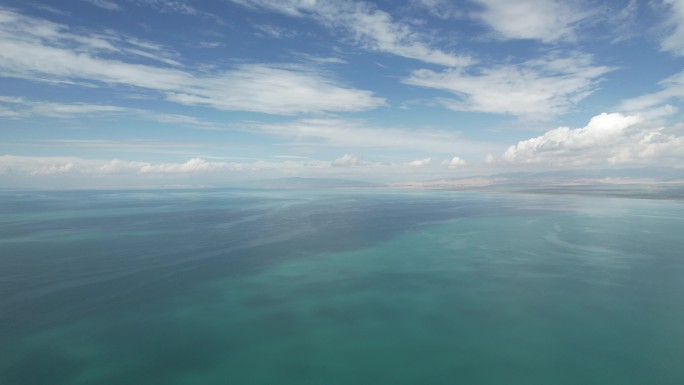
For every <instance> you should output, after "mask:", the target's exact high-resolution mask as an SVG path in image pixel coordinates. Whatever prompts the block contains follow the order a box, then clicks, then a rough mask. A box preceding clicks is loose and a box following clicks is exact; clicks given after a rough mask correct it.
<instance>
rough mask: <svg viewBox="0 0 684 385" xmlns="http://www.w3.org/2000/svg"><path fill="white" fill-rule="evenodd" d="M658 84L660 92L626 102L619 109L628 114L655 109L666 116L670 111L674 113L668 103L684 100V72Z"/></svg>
mask: <svg viewBox="0 0 684 385" xmlns="http://www.w3.org/2000/svg"><path fill="white" fill-rule="evenodd" d="M658 84H659V85H660V87H661V90H660V91H657V92H653V93H649V94H645V95H641V96H638V97H636V98H631V99H627V100H624V101H622V103H620V105H619V106H618V108H617V109H618V110H620V111H627V112H635V111H645V110H653V109H655V110H656V111H655V112H658V110H660V112H662V113H664V114H665V115H666V114H667V112H668V110H669V111H672V108H673V107H672V106H669V107H668V106H667V105H666V103H668V102H672V101H680V100H682V99H684V71H682V72H679V73H677V74H675V75H672V76H670V77H668V78H666V79H664V80H662V81H661V82H659V83H658ZM663 108H664V110H663Z"/></svg>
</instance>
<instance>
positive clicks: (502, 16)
mask: <svg viewBox="0 0 684 385" xmlns="http://www.w3.org/2000/svg"><path fill="white" fill-rule="evenodd" d="M476 2H477V3H479V4H480V5H482V6H483V7H484V10H483V11H482V12H481V13H478V14H476V15H477V16H476V18H477V19H479V20H481V21H482V22H484V23H485V24H487V25H488V26H489V27H490V28H492V29H493V30H494V31H496V33H497V36H498V37H499V38H501V39H505V40H509V39H533V40H540V41H542V42H545V43H554V42H558V41H573V40H574V39H575V38H576V32H575V31H576V29H577V26H578V24H579V23H580V22H581V21H583V20H585V19H586V18H588V17H589V16H591V13H590V12H588V11H586V10H584V9H582V8H580V7H579V6H578V4H577V2H574V1H562V0H516V1H510V0H476Z"/></svg>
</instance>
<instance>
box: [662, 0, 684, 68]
mask: <svg viewBox="0 0 684 385" xmlns="http://www.w3.org/2000/svg"><path fill="white" fill-rule="evenodd" d="M663 3H664V4H665V5H666V6H667V9H668V12H667V18H666V26H667V29H668V31H667V33H666V35H665V37H664V38H663V39H662V41H661V42H660V48H661V49H662V50H663V51H668V52H671V53H672V54H673V55H675V56H684V2H682V1H680V0H663Z"/></svg>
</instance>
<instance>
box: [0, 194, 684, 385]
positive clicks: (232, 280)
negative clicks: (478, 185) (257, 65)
mask: <svg viewBox="0 0 684 385" xmlns="http://www.w3.org/2000/svg"><path fill="white" fill-rule="evenodd" d="M682 230H684V203H682V202H679V201H651V200H637V199H618V198H597V197H592V198H586V197H575V196H549V195H530V194H481V193H456V192H444V191H442V192H439V191H437V192H409V191H391V190H379V189H375V190H374V189H367V190H355V189H345V190H327V191H315V190H284V191H276V190H198V191H190V190H178V191H170V190H164V191H68V192H67V191H60V192H51V191H5V192H1V193H0V383H1V384H7V385H19V384H21V385H23V384H51V385H60V384H65V385H67V384H69V385H71V384H169V385H173V384H381V383H386V384H455V383H458V384H526V385H535V384H545V385H548V384H558V385H562V384H568V385H570V384H573V385H575V384H601V385H610V384H620V385H628V384H640V385H641V384H661V385H668V384H673V385H675V384H677V385H681V384H682V383H684V365H682V362H684V300H682V296H683V295H684V256H683V254H684V253H683V252H682V250H684V237H682V236H681V234H682Z"/></svg>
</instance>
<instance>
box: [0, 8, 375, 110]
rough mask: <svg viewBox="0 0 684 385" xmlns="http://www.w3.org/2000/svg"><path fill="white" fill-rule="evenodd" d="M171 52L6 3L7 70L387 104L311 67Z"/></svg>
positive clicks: (290, 104)
mask: <svg viewBox="0 0 684 385" xmlns="http://www.w3.org/2000/svg"><path fill="white" fill-rule="evenodd" d="M123 41H126V42H128V43H126V44H128V45H124V43H122V42H123ZM130 41H132V42H133V43H130ZM131 44H133V45H134V47H132V46H130V45H131ZM120 52H126V53H135V54H137V55H138V56H144V57H146V58H148V57H149V58H152V57H157V58H161V59H160V60H162V61H163V62H164V63H166V64H173V66H172V67H164V66H153V65H147V64H138V63H132V62H124V61H121V60H118V59H115V58H112V57H110V56H108V55H110V54H116V53H120ZM167 56H168V55H167V53H166V52H165V51H164V50H163V49H162V48H160V47H158V46H156V45H154V44H148V43H146V42H141V41H138V40H135V39H124V38H123V37H120V36H113V35H93V36H87V37H84V36H83V35H81V34H74V33H72V32H70V30H69V28H68V27H67V26H65V25H60V24H56V23H51V22H47V21H45V20H41V19H36V18H32V17H27V16H23V15H20V14H18V13H16V12H13V11H10V10H7V9H4V8H0V75H1V76H6V77H15V78H23V79H29V80H34V81H52V82H63V83H73V84H80V83H85V85H108V86H126V87H134V88H138V89H140V88H143V89H148V90H153V91H157V92H159V94H160V96H162V97H164V98H165V99H166V100H168V101H172V102H175V103H179V104H187V105H205V106H209V107H213V108H216V109H221V110H240V111H253V112H263V113H268V114H282V115H292V114H300V113H318V112H326V111H327V112H331V111H361V110H367V109H371V108H375V107H377V106H380V105H383V104H384V100H383V99H382V98H378V97H375V96H374V95H373V93H372V92H370V91H365V90H359V89H354V88H350V87H345V86H343V85H340V84H338V83H337V81H336V80H335V79H333V78H331V77H329V76H326V75H323V74H322V73H319V72H316V70H314V69H311V68H304V67H301V66H299V67H297V66H292V65H290V66H287V65H280V66H278V65H266V64H244V65H240V66H235V67H233V68H231V69H229V70H226V71H218V72H215V73H211V74H207V73H201V74H195V73H192V72H190V71H188V70H183V69H181V68H178V65H179V63H177V62H175V61H174V60H172V59H169V58H168V57H167Z"/></svg>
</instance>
